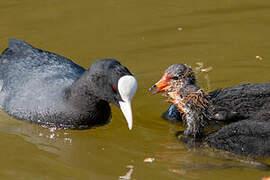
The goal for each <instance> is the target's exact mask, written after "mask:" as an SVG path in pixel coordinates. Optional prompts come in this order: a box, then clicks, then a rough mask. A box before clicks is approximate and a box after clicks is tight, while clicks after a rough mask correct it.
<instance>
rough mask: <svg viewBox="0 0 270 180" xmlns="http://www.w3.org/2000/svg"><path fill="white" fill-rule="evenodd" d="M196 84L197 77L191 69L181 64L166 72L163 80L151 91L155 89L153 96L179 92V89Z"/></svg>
mask: <svg viewBox="0 0 270 180" xmlns="http://www.w3.org/2000/svg"><path fill="white" fill-rule="evenodd" d="M195 82H196V80H195V75H194V73H193V71H192V69H191V67H189V66H186V65H184V64H181V63H179V64H173V65H171V66H170V67H169V68H168V69H167V70H166V71H165V73H164V74H163V76H162V77H161V79H160V80H159V81H158V82H157V83H156V84H154V85H153V86H152V88H150V90H152V89H155V91H154V92H153V93H152V94H156V93H159V92H171V91H177V89H178V88H183V87H185V86H186V85H192V84H195Z"/></svg>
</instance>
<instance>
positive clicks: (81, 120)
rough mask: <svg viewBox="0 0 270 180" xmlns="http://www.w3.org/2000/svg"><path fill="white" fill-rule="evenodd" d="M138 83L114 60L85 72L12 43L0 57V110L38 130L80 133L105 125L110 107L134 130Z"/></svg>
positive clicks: (48, 54)
mask: <svg viewBox="0 0 270 180" xmlns="http://www.w3.org/2000/svg"><path fill="white" fill-rule="evenodd" d="M136 88H137V81H136V79H135V78H134V76H133V75H132V74H131V73H130V71H129V70H128V69H127V68H126V67H125V66H122V65H121V64H120V63H119V62H118V61H117V60H114V59H103V60H98V61H95V62H94V63H93V64H92V65H91V66H90V67H89V69H88V70H85V69H84V68H82V67H81V66H79V65H77V64H75V63H74V62H72V61H71V60H69V59H67V58H65V57H63V56H60V55H57V54H55V53H51V52H48V51H43V50H40V49H37V48H35V47H33V46H31V45H30V44H28V43H26V42H24V41H22V40H16V39H10V40H9V47H8V48H7V49H5V50H4V51H3V53H2V54H1V56H0V108H1V109H2V110H4V111H5V112H7V113H8V114H9V115H11V116H14V117H16V118H18V119H22V120H27V121H30V122H35V123H39V124H42V125H48V126H56V127H62V128H73V129H84V128H90V127H92V126H96V125H102V124H105V123H107V122H108V121H109V120H110V118H111V109H110V106H109V103H112V104H114V105H116V106H117V107H119V108H120V109H121V110H122V112H123V114H124V116H125V118H126V120H127V123H128V127H129V129H131V128H132V111H131V100H132V98H133V96H134V94H135V92H136Z"/></svg>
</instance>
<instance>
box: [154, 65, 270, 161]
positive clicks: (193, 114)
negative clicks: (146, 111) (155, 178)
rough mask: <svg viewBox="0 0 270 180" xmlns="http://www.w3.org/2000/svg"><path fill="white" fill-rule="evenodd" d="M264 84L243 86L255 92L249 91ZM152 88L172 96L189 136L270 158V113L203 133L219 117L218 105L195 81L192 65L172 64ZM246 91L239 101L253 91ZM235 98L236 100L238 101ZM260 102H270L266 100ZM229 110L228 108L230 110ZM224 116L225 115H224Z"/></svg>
mask: <svg viewBox="0 0 270 180" xmlns="http://www.w3.org/2000/svg"><path fill="white" fill-rule="evenodd" d="M264 85H265V84H264ZM264 85H258V84H249V85H242V86H243V87H248V86H251V89H252V87H253V91H252V90H250V89H249V90H243V91H244V92H252V93H250V94H256V90H258V89H260V88H258V86H259V87H264ZM153 88H156V90H155V91H154V94H155V93H158V92H164V93H165V95H167V96H168V97H169V102H170V103H173V104H174V106H175V107H176V109H177V110H178V111H179V114H180V116H181V119H183V120H184V122H186V123H187V128H186V130H185V131H184V134H185V135H187V138H190V139H191V140H198V141H200V142H206V143H207V144H208V145H209V146H210V147H213V148H216V149H222V150H226V151H229V152H233V153H236V154H240V155H245V156H250V157H270V146H269V145H270V136H269V135H270V123H269V122H267V120H268V119H267V115H265V117H264V118H260V116H254V117H256V119H254V118H251V115H250V118H249V119H247V120H243V121H240V122H236V123H231V124H229V125H226V126H224V127H223V128H221V129H220V130H217V131H215V132H211V133H210V134H209V135H204V134H203V128H204V127H205V124H207V123H208V122H209V121H211V120H215V118H216V116H217V114H216V111H215V105H213V104H214V101H213V100H212V99H213V97H214V96H213V95H211V96H209V95H208V94H207V93H205V92H204V91H203V90H202V89H201V88H200V87H199V86H198V85H197V84H196V81H195V78H194V74H193V72H192V69H191V68H190V67H188V66H186V65H183V64H174V65H172V66H170V67H169V68H168V69H167V70H166V71H165V73H164V75H163V76H162V78H161V80H160V81H158V82H157V83H156V84H155V85H154V86H153V87H152V88H151V89H153ZM235 89H237V88H235ZM238 89H242V88H238ZM261 89H262V90H264V93H265V94H266V92H268V91H267V88H266V87H265V88H261ZM219 92H220V91H219ZM224 92H228V91H224ZM225 94H226V93H225ZM247 94H248V95H242V96H239V97H238V98H240V100H239V101H242V102H243V101H244V100H245V98H244V97H249V95H250V94H249V93H247ZM257 94H258V96H254V97H253V100H254V101H256V102H258V100H257V99H256V97H260V92H257ZM211 98H212V99H211ZM234 98H236V97H234ZM259 99H260V98H259ZM225 101H227V100H225ZM235 101H236V102H237V100H235ZM247 102H248V101H247V100H246V101H244V103H243V104H245V103H247ZM221 103H222V102H221ZM239 104H241V103H239ZM261 104H267V103H266V102H264V103H261ZM234 105H235V104H234ZM240 107H241V108H243V109H242V110H241V112H244V111H245V109H247V110H246V111H248V110H250V109H254V108H253V107H249V106H248V107H246V108H245V106H244V105H243V106H240ZM257 107H261V106H257ZM258 109H259V108H258ZM227 110H228V111H229V109H227ZM232 110H233V108H232ZM262 111H266V110H265V109H261V110H259V111H258V112H257V113H258V114H259V113H262ZM248 112H252V111H248ZM265 114H269V113H265ZM225 117H226V116H224V118H225ZM235 117H236V116H235ZM225 121H226V119H225ZM190 124H191V125H190ZM194 127H196V128H194Z"/></svg>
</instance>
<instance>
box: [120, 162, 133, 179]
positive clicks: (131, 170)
mask: <svg viewBox="0 0 270 180" xmlns="http://www.w3.org/2000/svg"><path fill="white" fill-rule="evenodd" d="M127 168H129V171H128V172H127V173H126V175H124V176H119V179H125V180H130V179H131V174H132V172H133V168H134V166H132V165H127Z"/></svg>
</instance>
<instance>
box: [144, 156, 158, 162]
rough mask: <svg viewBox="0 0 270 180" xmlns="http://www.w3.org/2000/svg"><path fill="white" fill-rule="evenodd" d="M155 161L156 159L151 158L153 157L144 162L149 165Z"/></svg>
mask: <svg viewBox="0 0 270 180" xmlns="http://www.w3.org/2000/svg"><path fill="white" fill-rule="evenodd" d="M154 161H155V158H151V157H149V158H145V159H144V160H143V162H147V163H152V162H154Z"/></svg>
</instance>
